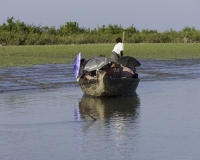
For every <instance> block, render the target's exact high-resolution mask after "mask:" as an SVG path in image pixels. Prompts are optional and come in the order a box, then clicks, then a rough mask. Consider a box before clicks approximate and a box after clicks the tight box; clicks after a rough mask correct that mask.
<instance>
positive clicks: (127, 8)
mask: <svg viewBox="0 0 200 160" xmlns="http://www.w3.org/2000/svg"><path fill="white" fill-rule="evenodd" d="M199 6H200V0H121V1H120V0H0V25H2V24H3V23H6V22H7V18H8V17H9V18H11V17H14V21H15V20H19V21H21V22H24V23H25V24H30V25H31V24H33V25H35V26H48V27H53V26H54V27H55V28H57V29H58V28H59V27H60V26H61V25H65V23H66V22H77V23H78V24H79V27H84V28H86V29H87V28H90V29H94V28H98V26H99V27H102V25H105V26H108V25H109V24H111V25H118V26H120V25H121V26H122V27H123V28H124V29H125V28H128V27H130V26H132V25H133V26H134V27H136V29H138V30H140V31H141V30H142V29H149V30H157V31H159V32H163V31H167V30H170V28H172V29H173V30H176V31H181V30H182V29H183V28H184V27H195V28H196V29H198V30H200V20H199V19H198V18H199V15H200V9H199Z"/></svg>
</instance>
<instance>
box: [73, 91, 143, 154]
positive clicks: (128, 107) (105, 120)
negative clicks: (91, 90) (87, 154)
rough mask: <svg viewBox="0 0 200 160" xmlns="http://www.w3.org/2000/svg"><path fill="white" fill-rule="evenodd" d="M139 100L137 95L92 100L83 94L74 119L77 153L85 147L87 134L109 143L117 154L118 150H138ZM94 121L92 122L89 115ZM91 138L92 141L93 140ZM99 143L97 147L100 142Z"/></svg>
mask: <svg viewBox="0 0 200 160" xmlns="http://www.w3.org/2000/svg"><path fill="white" fill-rule="evenodd" d="M139 107H140V99H139V97H138V96H137V95H132V96H127V97H91V96H86V95H83V96H82V99H81V100H80V101H79V105H78V106H76V108H75V119H76V120H79V121H82V122H84V121H83V120H85V123H79V124H78V125H77V127H78V128H76V136H77V138H79V140H78V142H77V151H78V152H81V150H82V149H83V148H85V137H86V135H87V133H91V132H92V133H95V135H93V136H94V137H96V139H99V138H100V139H101V140H100V141H102V142H107V141H110V144H112V146H111V147H112V148H113V149H114V150H116V152H117V153H118V152H119V150H120V148H121V147H122V146H123V147H126V146H127V145H129V146H131V148H132V151H133V152H134V150H135V147H137V145H136V143H137V136H138V134H139V133H138V132H139V130H138V128H139V124H138V123H139V121H138V119H139ZM88 115H90V116H92V117H94V118H96V121H94V120H93V118H91V117H90V116H88ZM93 136H92V137H91V136H90V138H91V139H92V138H94V137H93ZM100 141H98V145H99V144H101V142H100Z"/></svg>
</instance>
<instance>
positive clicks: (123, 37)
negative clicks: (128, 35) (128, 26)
mask: <svg viewBox="0 0 200 160" xmlns="http://www.w3.org/2000/svg"><path fill="white" fill-rule="evenodd" d="M124 35H125V31H123V37H122V43H124Z"/></svg>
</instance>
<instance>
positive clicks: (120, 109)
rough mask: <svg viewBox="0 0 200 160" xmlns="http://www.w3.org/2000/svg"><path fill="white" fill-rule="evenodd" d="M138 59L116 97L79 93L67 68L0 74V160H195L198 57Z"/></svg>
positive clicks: (199, 132) (199, 118)
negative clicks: (132, 89) (127, 88)
mask: <svg viewBox="0 0 200 160" xmlns="http://www.w3.org/2000/svg"><path fill="white" fill-rule="evenodd" d="M140 62H141V64H142V65H141V66H140V67H139V68H137V72H138V74H139V77H140V79H141V81H140V83H139V86H138V88H137V90H136V92H137V94H136V95H132V96H128V97H118V98H116V97H115V98H92V97H88V96H84V95H83V93H82V91H81V89H80V88H79V86H78V84H77V82H76V80H75V78H74V74H73V65H71V64H64V65H36V66H33V67H27V68H23V67H14V68H6V69H0V160H27V159H29V160H46V159H56V160H63V159H74V160H82V159H83V160H85V159H87V160H93V159H96V160H102V159H109V160H124V159H127V160H129V159H139V160H150V159H151V160H154V159H156V160H157V159H162V160H165V159H166V160H178V159H181V160H183V159H185V160H188V159H190V160H198V159H199V157H200V152H199V148H200V125H199V123H200V107H199V104H200V98H199V95H200V60H199V59H196V60H194V59H193V60H173V61H161V60H141V61H140ZM94 119H95V120H94Z"/></svg>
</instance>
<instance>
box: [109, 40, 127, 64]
mask: <svg viewBox="0 0 200 160" xmlns="http://www.w3.org/2000/svg"><path fill="white" fill-rule="evenodd" d="M116 42H117V44H116V45H115V46H114V48H113V50H112V53H111V56H110V58H111V61H112V62H115V63H117V64H118V62H117V59H118V58H120V57H122V56H123V55H124V44H123V43H122V39H121V38H120V37H118V38H117V39H116Z"/></svg>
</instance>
